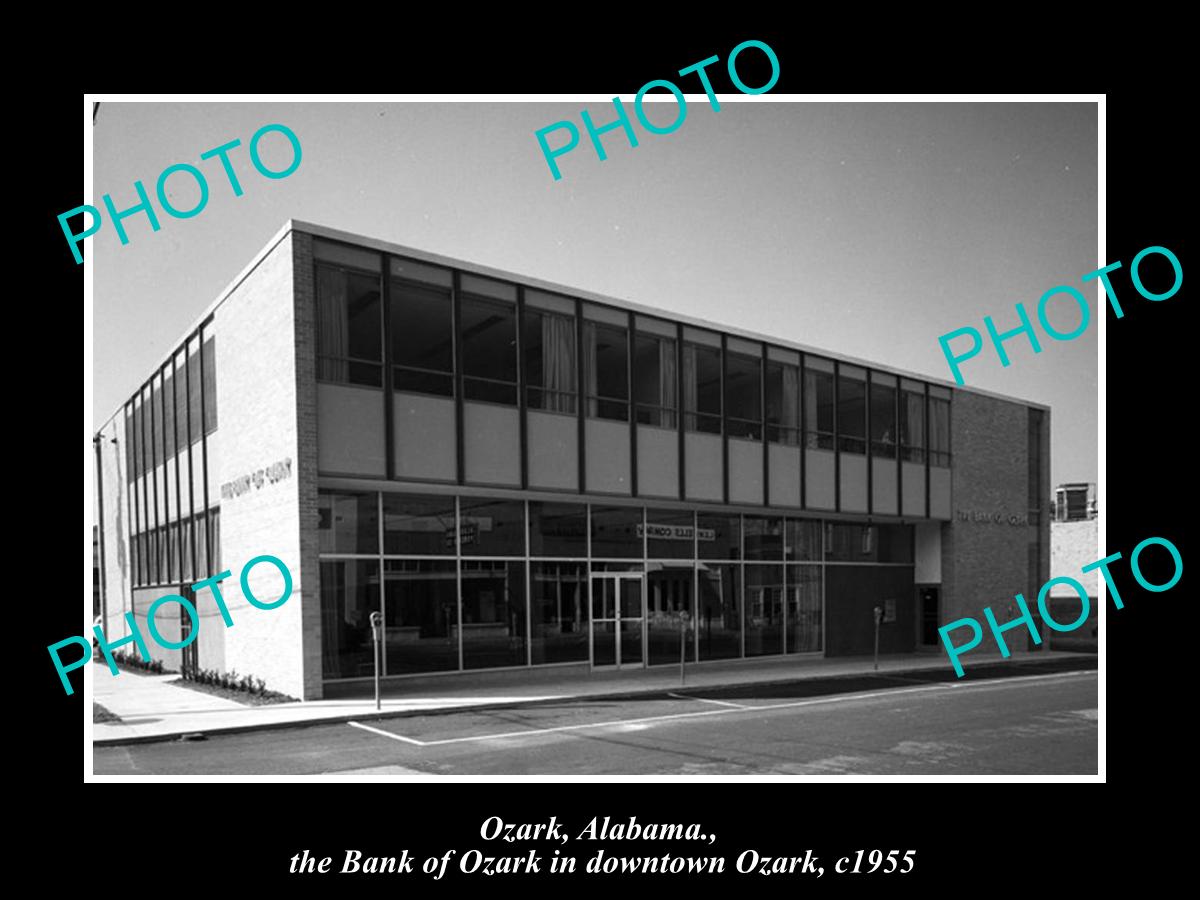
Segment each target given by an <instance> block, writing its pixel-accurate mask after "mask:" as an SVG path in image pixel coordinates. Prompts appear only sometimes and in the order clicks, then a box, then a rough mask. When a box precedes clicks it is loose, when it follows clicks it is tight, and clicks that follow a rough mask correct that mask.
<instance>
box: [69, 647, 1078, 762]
mask: <svg viewBox="0 0 1200 900" xmlns="http://www.w3.org/2000/svg"><path fill="white" fill-rule="evenodd" d="M1068 659H1078V660H1079V661H1080V662H1081V663H1082V662H1084V661H1085V660H1087V661H1092V660H1095V663H1096V668H1099V655H1098V654H1095V653H1079V654H1071V656H1069V657H1055V658H1054V659H1053V660H1045V661H1036V660H1029V659H1020V660H989V661H987V662H981V663H979V664H977V665H976V666H974V667H971V666H964V667H963V668H964V670H965V671H968V672H969V671H971V669H972V668H975V669H982V668H985V667H993V666H1003V667H1009V666H1028V667H1032V668H1044V667H1046V666H1051V665H1057V664H1060V663H1062V662H1064V661H1066V660H1068ZM933 668H937V667H935V666H917V667H911V668H906V669H894V670H889V671H885V672H875V671H864V672H845V673H842V674H838V675H810V676H799V677H797V676H796V675H795V674H793V675H791V676H790V677H787V678H769V679H763V680H756V681H731V682H726V683H720V684H704V685H684V686H682V687H675V688H671V687H646V688H642V689H640V690H624V691H613V692H611V693H608V692H606V693H602V694H564V695H562V696H557V697H549V698H546V697H539V698H536V699H531V700H504V701H496V702H493V703H489V702H486V701H485V702H482V703H470V704H463V705H460V706H443V707H438V708H436V709H398V710H393V711H391V712H389V711H387V710H381V711H376V710H373V709H372V710H364V711H363V712H358V713H347V714H346V715H338V716H328V717H322V718H318V719H297V720H294V721H288V722H266V723H259V724H248V725H229V726H223V727H216V728H210V729H200V730H197V729H194V728H193V729H184V730H180V731H173V732H168V733H166V734H148V735H133V736H129V737H115V738H93V739H92V746H93V747H121V746H129V745H133V744H159V743H167V742H173V741H178V740H180V738H182V737H183V736H184V735H204V737H208V736H209V735H227V734H244V733H246V732H249V731H281V730H283V729H286V728H312V727H316V726H319V725H339V724H345V723H346V722H381V721H383V720H385V719H404V718H412V717H414V716H440V715H452V714H454V713H458V712H480V711H484V710H491V709H515V708H520V707H526V706H542V705H546V704H549V703H562V702H564V701H570V700H624V699H630V698H633V697H641V696H646V695H648V694H667V693H672V692H679V691H694V690H705V691H709V690H726V689H729V688H738V687H760V686H762V687H769V686H772V685H779V684H792V683H794V682H802V681H834V682H836V681H844V680H847V679H851V678H871V677H875V678H888V677H895V678H902V677H904V676H905V675H912V674H914V673H917V672H928V671H930V670H931V669H933ZM1084 668H1088V666H1084ZM1048 674H1052V673H1048ZM931 683H935V682H931ZM951 683H953V682H951ZM833 693H837V692H836V691H835V692H833ZM818 696H819V695H818Z"/></svg>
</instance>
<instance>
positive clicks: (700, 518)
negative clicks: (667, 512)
mask: <svg viewBox="0 0 1200 900" xmlns="http://www.w3.org/2000/svg"><path fill="white" fill-rule="evenodd" d="M696 545H697V548H698V552H699V554H700V558H701V559H741V558H742V520H741V517H740V516H722V515H715V514H710V513H704V512H701V513H698V514H697V516H696Z"/></svg>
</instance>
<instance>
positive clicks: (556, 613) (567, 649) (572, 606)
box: [529, 563, 588, 665]
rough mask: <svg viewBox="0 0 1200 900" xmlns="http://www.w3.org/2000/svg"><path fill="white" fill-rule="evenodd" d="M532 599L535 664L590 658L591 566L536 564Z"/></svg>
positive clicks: (530, 601) (531, 573)
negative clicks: (588, 568)
mask: <svg viewBox="0 0 1200 900" xmlns="http://www.w3.org/2000/svg"><path fill="white" fill-rule="evenodd" d="M529 570H530V578H531V579H532V585H531V587H532V592H531V595H530V598H529V603H530V607H529V610H530V612H529V615H530V634H531V644H530V649H531V651H532V654H533V664H534V665H538V664H539V663H558V662H586V661H587V659H588V595H587V566H586V565H585V564H584V563H533V564H531V565H530V569H529Z"/></svg>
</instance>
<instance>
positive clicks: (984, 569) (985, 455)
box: [940, 391, 1050, 650]
mask: <svg viewBox="0 0 1200 900" xmlns="http://www.w3.org/2000/svg"><path fill="white" fill-rule="evenodd" d="M1044 415H1045V420H1044V424H1043V440H1042V446H1043V450H1042V477H1041V481H1042V482H1043V485H1042V486H1041V487H1040V488H1039V489H1038V496H1039V497H1048V496H1049V471H1050V455H1049V434H1050V415H1049V413H1048V412H1047V413H1045V414H1044ZM950 427H951V450H952V451H953V454H954V467H953V477H952V482H951V492H952V493H951V503H952V518H951V521H949V522H947V523H945V524H943V525H942V606H941V615H940V619H941V624H943V625H945V624H947V623H949V622H952V621H954V620H956V619H960V618H964V617H971V618H975V619H977V620H978V621H979V622H980V624H981V625H982V626H983V628H984V644H983V645H981V647H982V646H985V645H988V646H989V649H995V648H994V646H992V645H991V642H992V638H991V635H990V632H989V631H988V628H987V624H986V621H985V619H984V616H983V608H984V607H985V606H990V607H991V608H992V612H993V613H994V614H995V616H996V619H997V621H998V622H999V623H1000V624H1002V625H1003V624H1004V623H1005V622H1007V621H1009V620H1011V619H1013V618H1015V617H1016V616H1017V615H1018V614H1019V611H1018V609H1017V606H1016V601H1015V600H1014V599H1013V597H1014V595H1015V594H1017V593H1021V594H1023V595H1025V599H1026V603H1027V605H1028V607H1029V609H1030V612H1032V613H1033V614H1034V616H1035V617H1036V616H1037V596H1036V594H1034V596H1033V597H1032V598H1031V597H1030V596H1029V595H1028V590H1029V585H1030V584H1035V585H1039V586H1040V585H1041V584H1042V583H1044V582H1045V581H1046V580H1047V579H1048V577H1049V576H1048V575H1046V574H1045V572H1046V571H1048V569H1049V552H1048V548H1049V525H1048V523H1047V521H1046V519H1047V516H1046V512H1045V509H1044V504H1043V508H1042V510H1041V515H1040V519H1041V521H1040V522H1039V523H1038V524H1010V523H1009V518H1010V517H1011V516H1016V517H1018V518H1022V519H1024V517H1026V516H1028V515H1029V512H1030V510H1029V496H1030V495H1029V485H1028V481H1029V451H1028V433H1029V432H1028V428H1029V425H1028V407H1027V406H1025V405H1023V404H1020V403H1014V402H1010V401H1006V400H999V399H996V398H992V397H986V396H981V395H979V394H973V393H970V392H967V391H955V392H954V399H953V401H952V409H951V418H950ZM996 514H999V515H1000V521H996V519H995V515H996ZM979 515H985V516H987V517H988V518H987V520H986V521H978V520H977V516H979ZM964 516H965V518H964ZM1031 521H1032V520H1031ZM1039 532H1040V533H1042V534H1043V535H1044V536H1043V537H1042V540H1043V541H1044V542H1045V543H1044V544H1043V545H1042V546H1043V553H1042V559H1041V561H1040V563H1038V566H1037V567H1038V569H1040V571H1033V570H1031V565H1033V562H1032V560H1031V558H1030V557H1031V554H1030V543H1031V542H1032V541H1036V540H1038V534H1039ZM1010 607H1011V612H1010V611H1009V609H1010ZM1041 631H1042V634H1043V637H1044V636H1045V634H1046V629H1045V627H1044V626H1043V627H1042V629H1041ZM965 634H966V632H965V631H964V632H962V633H961V635H959V633H957V632H956V635H957V636H956V637H955V639H956V640H958V641H962V640H965V639H966V638H965V636H964V635H965ZM1005 637H1006V639H1007V642H1008V645H1009V649H1010V650H1018V649H1020V650H1024V649H1026V648H1027V643H1028V631H1027V630H1026V629H1023V628H1022V629H1019V630H1018V629H1013V630H1011V631H1007V632H1005Z"/></svg>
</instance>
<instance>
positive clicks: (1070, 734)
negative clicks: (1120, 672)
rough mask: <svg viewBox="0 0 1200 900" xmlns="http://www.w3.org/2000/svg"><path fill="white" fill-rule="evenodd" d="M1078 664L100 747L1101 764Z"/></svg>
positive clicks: (820, 764) (742, 764) (988, 769)
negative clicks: (957, 677) (968, 675)
mask: <svg viewBox="0 0 1200 900" xmlns="http://www.w3.org/2000/svg"><path fill="white" fill-rule="evenodd" d="M1093 665H1094V663H1093ZM1059 668H1066V667H1059ZM1074 668H1075V669H1076V671H1072V670H1068V671H1051V672H1049V673H1048V674H1047V673H1046V670H1045V669H1044V668H1043V669H1040V670H1039V669H1036V668H1033V669H1030V668H1021V667H1015V666H1009V667H1005V668H1004V669H1003V670H1002V671H1001V670H999V669H998V670H997V671H996V672H995V673H993V674H992V676H991V677H989V675H988V673H976V674H975V677H973V678H968V679H963V680H962V681H957V680H955V681H948V680H945V679H944V678H943V677H942V676H941V675H929V676H926V675H914V676H911V677H894V676H886V677H878V678H876V677H863V678H854V679H841V680H839V681H838V682H837V684H836V685H835V686H834V687H833V688H832V689H831V688H830V686H829V684H828V683H826V684H825V686H824V688H822V687H821V686H819V685H814V684H812V683H805V682H795V683H791V684H782V685H781V684H773V685H750V686H745V687H741V688H736V689H722V690H709V691H705V690H697V691H694V692H693V691H686V692H684V693H681V694H658V695H650V696H640V697H635V698H616V699H613V698H600V699H592V700H588V699H581V700H572V701H569V702H561V703H548V704H539V705H536V706H528V707H522V708H515V709H492V710H480V711H475V712H470V711H464V712H456V713H449V714H441V715H425V716H411V717H405V718H393V719H383V720H377V721H372V720H371V719H369V718H363V719H361V720H359V722H358V723H356V724H354V725H349V724H346V723H338V724H327V725H317V726H313V727H306V728H292V729H285V730H275V731H264V732H255V733H246V734H234V735H227V736H213V737H210V738H209V739H208V740H204V741H186V742H183V741H176V742H170V743H153V744H136V745H130V746H124V747H97V748H95V754H94V764H95V771H96V773H97V774H123V775H151V774H155V775H165V774H172V775H179V774H188V775H201V774H274V775H292V774H297V775H298V774H319V773H344V774H372V775H373V774H379V775H405V774H414V773H419V774H433V775H772V774H779V775H842V774H872V775H921V774H928V775H989V774H1013V775H1023V774H1075V775H1086V774H1095V773H1096V771H1097V746H1098V744H1097V677H1096V676H1097V673H1096V672H1095V670H1094V669H1090V670H1084V671H1077V670H1079V669H1087V666H1086V665H1079V666H1075V667H1074ZM1034 672H1038V673H1039V674H1032V673H1034ZM833 691H837V692H836V693H834V692H833Z"/></svg>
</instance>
